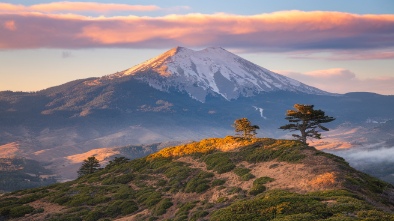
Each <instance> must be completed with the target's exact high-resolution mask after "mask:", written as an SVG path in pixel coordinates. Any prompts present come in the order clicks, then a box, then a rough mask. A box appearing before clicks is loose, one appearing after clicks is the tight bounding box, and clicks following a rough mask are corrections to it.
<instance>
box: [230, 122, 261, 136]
mask: <svg viewBox="0 0 394 221" xmlns="http://www.w3.org/2000/svg"><path fill="white" fill-rule="evenodd" d="M233 127H234V128H235V132H236V133H241V134H242V136H243V137H244V138H251V137H254V136H255V135H256V134H257V133H256V130H257V129H260V127H259V126H257V125H252V123H250V121H249V120H248V119H247V118H240V119H237V120H235V121H234V124H233Z"/></svg>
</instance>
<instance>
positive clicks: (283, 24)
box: [0, 0, 394, 95]
mask: <svg viewBox="0 0 394 221" xmlns="http://www.w3.org/2000/svg"><path fill="white" fill-rule="evenodd" d="M177 46H182V47H187V48H190V49H193V50H201V49H203V48H205V47H211V46H216V47H223V48H225V49H226V50H228V51H230V52H233V53H235V54H237V55H239V56H241V57H243V58H245V59H247V60H249V61H251V62H253V63H255V64H258V65H260V66H262V67H264V68H267V69H269V70H271V71H274V72H276V73H279V74H283V75H285V76H288V77H291V78H294V79H296V80H299V81H301V82H303V83H306V84H308V85H311V86H315V87H318V88H320V89H322V90H326V91H329V92H335V93H347V92H356V91H365V92H374V93H379V94H384V95H394V1H392V0H380V1H376V0H346V1H343V0H330V1H316V0H298V1H294V0H275V1H272V0H270V1H268V0H244V1H239V0H215V1H207V0H160V1H158V0H145V1H133V0H128V1H124V0H117V1H98V0H97V1H50V0H24V1H22V0H7V1H1V2H0V79H1V80H0V91H4V90H12V91H38V90H42V89H45V88H48V87H52V86H56V85H60V84H63V83H66V82H69V81H72V80H76V79H83V78H89V77H100V76H104V75H108V74H112V73H115V72H117V71H122V70H125V69H128V68H130V67H132V66H134V65H137V64H139V63H141V62H144V61H146V60H148V59H150V58H152V57H155V56H157V55H160V54H161V53H163V52H165V51H167V50H169V49H171V48H174V47H177Z"/></svg>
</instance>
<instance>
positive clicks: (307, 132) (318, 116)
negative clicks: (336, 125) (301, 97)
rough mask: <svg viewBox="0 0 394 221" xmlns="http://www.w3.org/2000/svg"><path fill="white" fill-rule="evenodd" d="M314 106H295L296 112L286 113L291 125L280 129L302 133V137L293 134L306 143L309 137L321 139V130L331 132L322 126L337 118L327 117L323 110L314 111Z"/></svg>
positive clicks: (289, 111)
mask: <svg viewBox="0 0 394 221" xmlns="http://www.w3.org/2000/svg"><path fill="white" fill-rule="evenodd" d="M313 107H314V105H307V104H295V105H294V108H295V110H288V111H287V113H286V116H287V117H286V118H285V119H286V120H288V121H289V122H290V124H286V125H284V126H281V127H280V128H279V129H282V130H290V131H297V130H299V131H300V132H301V135H298V134H293V137H295V138H296V139H297V140H299V141H301V142H303V143H306V139H307V137H310V138H315V139H321V134H320V133H319V129H320V130H323V131H329V129H328V128H327V127H324V126H322V125H321V124H323V123H328V122H331V121H333V120H335V118H333V117H329V116H326V115H325V113H324V111H322V110H314V109H313Z"/></svg>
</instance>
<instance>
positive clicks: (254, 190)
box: [249, 185, 267, 196]
mask: <svg viewBox="0 0 394 221" xmlns="http://www.w3.org/2000/svg"><path fill="white" fill-rule="evenodd" d="M266 189H267V188H266V187H265V186H264V185H253V187H252V188H251V189H250V191H249V194H250V195H254V196H256V195H257V194H259V193H262V192H264V191H265V190H266Z"/></svg>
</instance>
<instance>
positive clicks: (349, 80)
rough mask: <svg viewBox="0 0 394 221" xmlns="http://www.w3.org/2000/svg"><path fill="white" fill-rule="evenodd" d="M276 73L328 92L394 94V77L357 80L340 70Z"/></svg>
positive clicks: (352, 75)
mask: <svg viewBox="0 0 394 221" xmlns="http://www.w3.org/2000/svg"><path fill="white" fill-rule="evenodd" d="M276 72H277V73H279V74H283V75H285V76H287V77H290V78H294V79H296V80H298V81H301V82H302V83H305V84H307V85H310V86H314V87H317V88H319V89H322V90H325V91H328V92H334V93H347V92H359V91H363V92H375V93H379V94H386V95H393V94H394V87H393V85H394V77H372V78H359V77H357V76H356V74H355V73H353V72H352V71H350V70H347V69H342V68H335V69H327V70H316V71H311V72H306V73H298V72H292V71H276Z"/></svg>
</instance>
